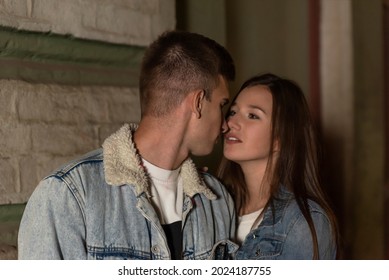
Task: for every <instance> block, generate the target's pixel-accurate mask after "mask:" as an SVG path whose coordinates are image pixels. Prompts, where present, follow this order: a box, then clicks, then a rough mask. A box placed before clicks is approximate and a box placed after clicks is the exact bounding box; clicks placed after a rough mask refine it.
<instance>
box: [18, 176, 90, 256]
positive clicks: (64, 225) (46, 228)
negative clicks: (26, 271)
mask: <svg viewBox="0 0 389 280" xmlns="http://www.w3.org/2000/svg"><path fill="white" fill-rule="evenodd" d="M86 256H87V254H86V248H85V223H84V218H83V215H82V212H81V209H80V207H79V204H78V203H77V201H76V199H75V197H74V196H73V194H72V192H71V191H70V190H69V189H68V187H67V186H66V184H65V183H64V182H63V181H62V180H60V179H58V178H55V177H49V178H47V179H45V180H43V181H42V182H41V183H40V184H39V185H38V186H37V188H36V189H35V191H34V193H33V194H32V196H31V197H30V199H29V201H28V203H27V206H26V209H25V211H24V213H23V217H22V220H21V223H20V227H19V236H18V258H19V259H35V260H47V259H85V258H86Z"/></svg>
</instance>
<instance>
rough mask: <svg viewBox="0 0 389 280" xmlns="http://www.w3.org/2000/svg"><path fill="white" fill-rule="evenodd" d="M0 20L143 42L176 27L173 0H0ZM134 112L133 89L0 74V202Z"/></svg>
mask: <svg viewBox="0 0 389 280" xmlns="http://www.w3.org/2000/svg"><path fill="white" fill-rule="evenodd" d="M0 25H3V26H10V27H15V28H18V29H23V30H30V31H42V32H48V31H51V32H53V33H57V34H72V35H73V36H75V37H79V38H83V39H95V40H103V41H108V42H112V43H124V44H129V45H141V46H147V45H148V44H149V43H150V42H151V41H153V40H154V39H155V38H156V37H157V36H158V35H159V34H160V33H161V32H163V31H165V30H168V29H173V28H174V27H175V1H174V0H18V1H14V0H0ZM139 117H140V108H139V97H138V91H137V89H135V88H119V87H97V86H96V87H86V86H84V87H74V86H60V85H45V84H29V83H27V82H22V81H16V80H1V79H0V205H1V204H9V203H23V202H26V201H27V199H28V197H29V196H30V195H31V193H32V191H33V190H34V188H35V187H36V185H37V184H38V182H39V180H40V179H42V178H43V177H44V176H46V175H47V174H48V173H49V172H50V171H52V170H53V169H54V168H56V167H58V166H59V165H62V164H63V163H65V162H67V161H68V160H70V159H71V158H74V157H76V156H79V155H80V154H83V153H85V152H88V151H90V150H92V149H94V148H97V147H99V146H100V145H101V144H102V142H103V140H104V139H105V138H106V137H107V136H108V135H110V134H111V133H112V132H113V131H115V130H116V129H118V128H119V127H120V126H121V125H122V124H123V123H125V122H132V121H134V122H137V121H138V120H139Z"/></svg>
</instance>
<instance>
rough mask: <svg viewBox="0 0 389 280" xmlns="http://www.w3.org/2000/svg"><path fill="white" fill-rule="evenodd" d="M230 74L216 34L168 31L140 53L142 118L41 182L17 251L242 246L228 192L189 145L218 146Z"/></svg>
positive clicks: (144, 252) (145, 253)
mask: <svg viewBox="0 0 389 280" xmlns="http://www.w3.org/2000/svg"><path fill="white" fill-rule="evenodd" d="M234 75H235V69H234V65H233V61H232V58H231V56H230V55H229V53H228V52H227V51H226V50H225V49H224V48H223V47H222V46H220V45H219V44H217V43H216V42H215V41H213V40H211V39H209V38H206V37H204V36H201V35H199V34H194V33H188V32H178V31H171V32H166V33H164V34H162V35H161V36H160V37H159V38H158V39H157V40H156V41H155V42H154V43H152V44H151V45H150V47H149V48H148V49H147V51H146V53H145V56H144V59H143V62H142V69H141V75H140V101H141V112H142V113H141V121H140V123H139V125H135V124H129V125H125V126H123V127H122V128H121V129H120V130H119V131H117V132H116V133H114V134H113V135H112V136H110V137H109V138H108V139H106V141H105V142H104V144H103V148H102V149H99V150H97V151H94V152H91V153H89V154H87V155H85V156H84V157H82V158H81V159H78V160H76V161H74V162H72V163H69V164H68V165H66V166H65V167H63V168H61V169H60V170H58V171H56V172H55V173H53V174H52V175H50V176H48V177H47V178H45V179H44V180H43V181H42V182H41V183H40V184H39V185H38V187H37V189H36V190H35V191H34V193H33V195H32V196H31V198H30V200H29V202H28V204H27V206H26V210H25V213H24V215H23V218H22V221H21V225H20V230H19V258H20V259H214V258H216V259H218V258H228V256H229V254H230V253H232V252H233V250H235V249H236V248H235V245H234V244H233V243H232V242H230V241H229V239H231V238H233V235H234V231H235V212H234V210H233V209H234V207H233V202H232V199H231V197H230V196H229V194H228V193H227V192H226V190H225V189H224V187H223V186H222V185H221V184H220V183H219V182H218V181H217V180H216V179H215V178H213V177H212V176H210V175H209V174H202V175H201V176H200V175H199V174H198V172H197V169H196V168H195V166H194V164H193V162H192V161H191V159H190V158H189V155H190V154H193V155H198V156H200V155H206V154H209V153H210V152H211V151H212V149H213V146H214V143H215V141H216V140H217V138H218V136H219V134H220V130H221V128H222V126H225V125H226V124H225V122H224V120H223V118H222V107H223V106H224V105H225V104H226V103H227V102H228V98H229V94H228V85H227V82H228V81H229V80H232V79H233V78H234Z"/></svg>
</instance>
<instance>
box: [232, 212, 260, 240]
mask: <svg viewBox="0 0 389 280" xmlns="http://www.w3.org/2000/svg"><path fill="white" fill-rule="evenodd" d="M262 211H263V208H262V209H259V210H258V211H255V212H252V213H250V214H247V215H243V216H239V218H238V229H237V233H236V239H237V241H238V243H240V244H242V243H243V241H244V239H245V238H246V236H247V234H248V233H249V232H250V231H251V229H254V228H256V227H257V226H258V225H259V224H260V223H261V221H262V219H263V217H262V216H261V217H259V215H261V213H262ZM258 217H259V219H258Z"/></svg>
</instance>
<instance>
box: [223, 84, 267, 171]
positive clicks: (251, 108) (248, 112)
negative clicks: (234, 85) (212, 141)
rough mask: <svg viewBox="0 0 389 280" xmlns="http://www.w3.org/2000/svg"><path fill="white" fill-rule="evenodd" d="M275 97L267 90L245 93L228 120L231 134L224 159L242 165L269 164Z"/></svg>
mask: <svg viewBox="0 0 389 280" xmlns="http://www.w3.org/2000/svg"><path fill="white" fill-rule="evenodd" d="M272 106H273V97H272V94H271V93H270V91H269V89H268V88H267V87H266V86H262V85H256V86H252V87H248V88H245V89H243V90H242V91H241V92H240V93H239V95H238V97H237V98H236V99H235V102H234V103H233V104H232V107H231V110H230V111H229V114H228V117H227V125H228V127H229V131H228V132H227V133H226V134H225V137H224V151H223V152H224V156H225V157H226V158H227V159H229V160H231V161H234V162H236V163H238V164H240V165H242V164H244V163H247V162H258V163H259V162H264V163H267V161H268V158H269V155H270V152H271V150H272V149H271V148H270V145H271V117H272Z"/></svg>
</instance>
